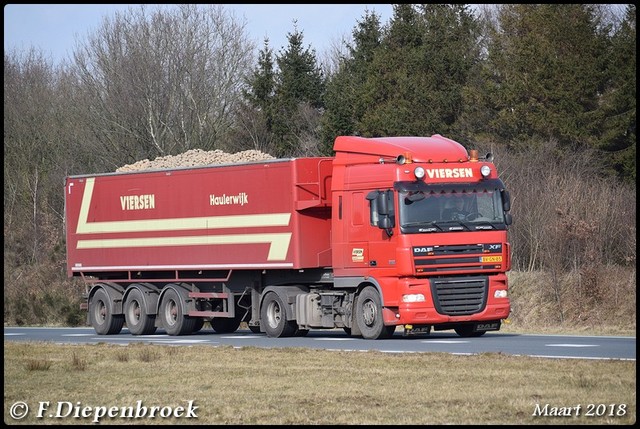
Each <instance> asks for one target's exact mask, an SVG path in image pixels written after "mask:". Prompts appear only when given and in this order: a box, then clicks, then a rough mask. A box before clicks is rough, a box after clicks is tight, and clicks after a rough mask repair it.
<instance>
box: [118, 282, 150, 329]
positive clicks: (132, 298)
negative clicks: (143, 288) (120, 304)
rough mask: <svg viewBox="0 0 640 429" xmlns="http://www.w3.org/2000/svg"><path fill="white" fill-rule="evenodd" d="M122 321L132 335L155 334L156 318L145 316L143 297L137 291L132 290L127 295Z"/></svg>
mask: <svg viewBox="0 0 640 429" xmlns="http://www.w3.org/2000/svg"><path fill="white" fill-rule="evenodd" d="M124 320H125V323H126V324H127V328H128V329H129V332H131V334H133V335H151V334H153V333H154V332H156V317H155V315H153V316H150V315H148V314H147V310H146V308H145V304H144V297H143V295H142V292H140V290H139V289H132V290H131V291H130V292H129V294H128V295H127V299H126V300H125V302H124Z"/></svg>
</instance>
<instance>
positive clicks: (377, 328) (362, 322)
mask: <svg viewBox="0 0 640 429" xmlns="http://www.w3.org/2000/svg"><path fill="white" fill-rule="evenodd" d="M356 323H357V324H358V328H360V332H361V333H362V338H364V339H367V340H378V339H382V338H389V337H390V336H391V335H390V334H391V332H392V331H391V329H390V328H393V329H394V330H395V326H390V327H387V326H384V321H383V319H382V300H381V299H380V294H378V291H377V290H376V289H375V288H374V287H373V286H367V287H366V288H364V289H362V292H360V295H359V296H358V303H357V306H356Z"/></svg>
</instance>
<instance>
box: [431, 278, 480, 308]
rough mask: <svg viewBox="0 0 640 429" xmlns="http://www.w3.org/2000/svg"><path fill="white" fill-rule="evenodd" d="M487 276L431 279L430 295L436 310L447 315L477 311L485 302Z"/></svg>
mask: <svg viewBox="0 0 640 429" xmlns="http://www.w3.org/2000/svg"><path fill="white" fill-rule="evenodd" d="M488 290H489V281H488V279H487V277H456V278H451V279H431V295H432V296H433V300H434V304H435V307H436V310H437V311H438V313H440V314H446V315H448V316H464V315H469V314H475V313H479V312H481V311H482V310H484V307H485V305H486V304H487V294H488Z"/></svg>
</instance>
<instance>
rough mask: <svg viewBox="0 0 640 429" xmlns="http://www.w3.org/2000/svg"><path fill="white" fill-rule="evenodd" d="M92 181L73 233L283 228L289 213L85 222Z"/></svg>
mask: <svg viewBox="0 0 640 429" xmlns="http://www.w3.org/2000/svg"><path fill="white" fill-rule="evenodd" d="M94 183H95V178H88V179H87V181H86V184H85V188H84V194H83V195H82V205H81V206H80V216H79V218H78V227H77V228H76V234H95V233H117V232H147V231H178V230H187V229H217V228H253V227H265V226H287V225H289V221H290V219H291V213H266V214H250V215H233V216H208V217H187V218H173V219H149V220H125V221H110V222H88V218H89V207H90V206H91V197H92V196H93V187H94Z"/></svg>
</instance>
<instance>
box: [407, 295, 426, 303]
mask: <svg viewBox="0 0 640 429" xmlns="http://www.w3.org/2000/svg"><path fill="white" fill-rule="evenodd" d="M424 301H425V299H424V295H423V294H421V293H412V294H410V295H402V302H424Z"/></svg>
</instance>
